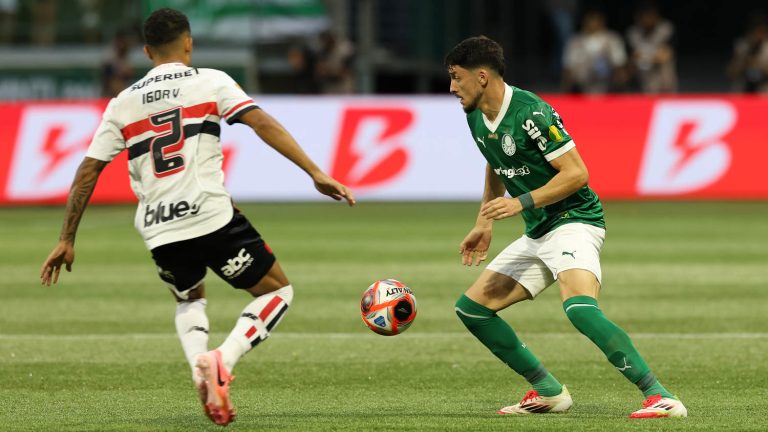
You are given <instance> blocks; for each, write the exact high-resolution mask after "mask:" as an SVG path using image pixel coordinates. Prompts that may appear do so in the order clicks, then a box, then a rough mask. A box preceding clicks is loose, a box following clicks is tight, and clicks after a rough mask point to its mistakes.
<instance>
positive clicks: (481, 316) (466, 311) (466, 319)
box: [454, 294, 496, 329]
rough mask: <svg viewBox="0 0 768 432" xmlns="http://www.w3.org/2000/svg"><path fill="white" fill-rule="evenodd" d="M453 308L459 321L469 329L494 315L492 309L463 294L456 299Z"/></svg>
mask: <svg viewBox="0 0 768 432" xmlns="http://www.w3.org/2000/svg"><path fill="white" fill-rule="evenodd" d="M454 310H455V311H456V316H458V317H459V319H460V320H461V322H462V323H464V325H465V326H466V327H467V328H470V329H471V328H472V327H475V326H476V325H479V324H480V323H482V322H484V321H485V320H487V319H489V318H492V317H493V316H494V315H496V312H494V311H493V310H491V309H488V308H487V307H485V306H483V305H481V304H480V303H477V302H475V301H474V300H472V299H470V298H469V297H467V296H466V295H464V294H462V295H461V297H459V298H458V300H456V303H455V304H454Z"/></svg>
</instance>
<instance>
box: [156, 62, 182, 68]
mask: <svg viewBox="0 0 768 432" xmlns="http://www.w3.org/2000/svg"><path fill="white" fill-rule="evenodd" d="M167 67H187V66H186V65H185V64H184V63H181V62H173V63H163V64H159V65H157V66H155V67H153V68H152V69H151V70H156V69H161V68H167Z"/></svg>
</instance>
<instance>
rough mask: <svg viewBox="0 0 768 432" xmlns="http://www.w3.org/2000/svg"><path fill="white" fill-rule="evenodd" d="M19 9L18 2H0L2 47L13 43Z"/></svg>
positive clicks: (6, 0)
mask: <svg viewBox="0 0 768 432" xmlns="http://www.w3.org/2000/svg"><path fill="white" fill-rule="evenodd" d="M18 9H19V2H18V0H0V45H7V44H10V43H12V42H13V36H14V35H13V31H14V28H15V26H14V24H16V12H17V11H18Z"/></svg>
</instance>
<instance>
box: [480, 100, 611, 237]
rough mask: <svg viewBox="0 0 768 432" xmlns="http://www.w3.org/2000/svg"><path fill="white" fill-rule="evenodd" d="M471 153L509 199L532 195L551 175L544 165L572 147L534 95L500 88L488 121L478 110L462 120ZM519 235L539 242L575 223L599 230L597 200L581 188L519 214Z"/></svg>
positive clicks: (555, 116) (549, 110)
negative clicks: (481, 160)
mask: <svg viewBox="0 0 768 432" xmlns="http://www.w3.org/2000/svg"><path fill="white" fill-rule="evenodd" d="M467 122H468V123H469V129H470V130H471V131H472V136H473V137H474V138H475V142H476V144H477V148H479V149H480V152H481V153H482V154H483V156H485V159H486V160H487V161H488V164H490V167H491V169H493V171H494V172H495V173H496V175H497V176H499V178H501V180H502V182H504V186H505V187H506V189H507V191H508V192H509V194H510V195H511V196H513V197H516V196H519V195H522V194H524V193H526V192H530V191H532V190H534V189H537V188H539V187H541V186H543V185H544V184H546V183H547V182H549V180H550V179H552V177H554V176H555V174H557V170H555V169H554V168H553V167H552V165H550V163H549V162H550V161H552V160H554V159H555V158H557V157H559V156H561V155H562V154H564V153H566V152H567V151H569V150H571V149H572V148H574V147H575V144H574V143H573V140H572V139H571V137H570V136H569V135H568V132H566V130H565V127H563V121H562V119H561V118H560V115H559V114H558V113H557V112H556V111H555V110H554V109H552V107H551V106H550V105H549V104H547V103H546V102H544V101H543V100H542V99H541V98H539V97H538V96H536V95H535V94H533V93H531V92H529V91H525V90H522V89H519V88H516V87H511V86H509V85H505V90H504V101H503V103H502V104H501V110H500V111H499V114H498V115H497V116H496V118H495V119H494V121H492V122H491V121H490V120H488V118H487V117H485V114H483V113H482V112H481V111H480V110H475V111H473V112H471V113H469V114H467ZM523 220H525V234H526V235H527V236H528V237H531V238H539V237H541V236H543V235H544V234H546V233H548V232H549V231H552V230H553V229H555V228H557V227H558V226H560V225H562V224H566V223H571V222H581V223H586V224H590V225H595V226H599V227H605V221H604V219H603V207H602V205H601V204H600V200H599V199H598V198H597V195H596V194H595V193H594V192H593V191H592V189H590V188H589V186H584V187H583V188H581V189H579V190H578V191H576V192H575V193H574V194H572V195H570V196H568V197H567V198H565V199H563V200H562V201H558V202H556V203H553V204H550V205H548V206H545V207H541V208H536V209H530V210H523Z"/></svg>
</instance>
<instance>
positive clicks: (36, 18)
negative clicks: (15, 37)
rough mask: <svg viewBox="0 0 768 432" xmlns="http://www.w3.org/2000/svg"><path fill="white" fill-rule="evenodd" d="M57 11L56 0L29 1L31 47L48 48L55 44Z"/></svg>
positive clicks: (57, 3) (57, 4)
mask: <svg viewBox="0 0 768 432" xmlns="http://www.w3.org/2000/svg"><path fill="white" fill-rule="evenodd" d="M58 9H59V2H58V0H31V4H30V13H31V15H32V25H31V28H30V35H29V38H30V41H31V42H32V45H41V46H49V45H53V44H54V43H55V42H56V29H57V26H56V24H57V22H58V21H57V20H56V14H57V12H58Z"/></svg>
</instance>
